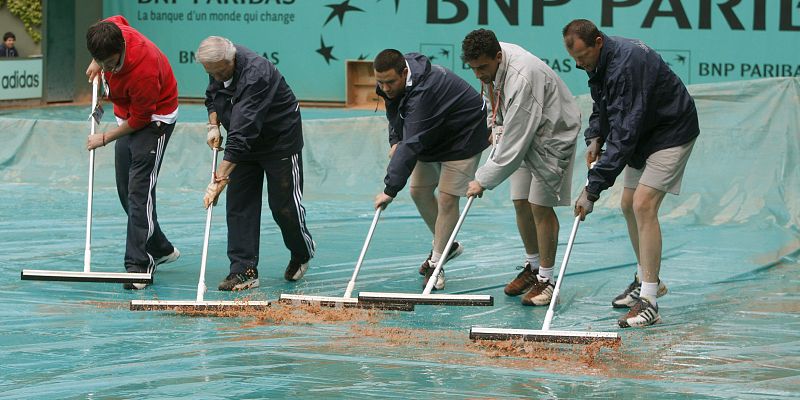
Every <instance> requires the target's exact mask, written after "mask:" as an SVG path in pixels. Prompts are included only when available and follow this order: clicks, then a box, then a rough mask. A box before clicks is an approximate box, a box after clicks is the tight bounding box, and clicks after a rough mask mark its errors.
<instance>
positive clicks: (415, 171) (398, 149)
mask: <svg viewBox="0 0 800 400" xmlns="http://www.w3.org/2000/svg"><path fill="white" fill-rule="evenodd" d="M373 67H374V69H375V78H376V80H377V84H378V85H377V88H376V92H377V93H378V95H380V96H381V97H383V98H384V100H385V102H386V117H387V118H388V119H389V144H390V145H391V150H390V151H389V157H390V158H391V160H390V161H389V166H388V167H387V169H386V178H385V179H384V183H385V188H384V190H383V192H382V193H380V194H378V195H377V196H376V197H375V207H376V208H378V207H380V208H385V207H386V206H387V205H388V204H389V203H391V202H392V200H394V198H395V197H396V196H397V193H398V192H399V191H400V190H401V189H402V188H403V187H404V186H405V185H406V182H407V181H408V179H409V177H410V178H411V184H410V186H411V189H410V192H411V198H412V199H413V200H414V204H416V206H417V210H419V213H420V215H421V216H422V219H423V220H425V224H426V225H427V226H428V229H430V231H431V233H433V249H432V250H431V254H430V255H429V256H428V259H426V260H425V262H423V263H422V266H421V267H420V270H419V272H420V274H421V275H424V276H425V281H424V283H423V286H424V285H426V284H427V282H428V279H430V276H431V275H432V273H433V270H434V269H435V267H436V263H438V262H439V261H440V260H441V259H442V257H443V256H442V253H443V252H444V248H445V246H446V245H447V240H448V239H449V238H450V235H451V234H452V233H453V229H454V228H455V225H456V222H458V214H459V205H458V203H459V199H460V198H461V197H462V196H464V195H465V194H466V192H467V184H468V183H469V181H471V180H472V179H473V177H474V176H475V170H476V169H477V168H478V163H479V162H480V157H481V152H482V151H483V150H484V149H486V148H487V147H489V140H488V139H489V129H488V127H487V126H486V104H485V102H484V101H483V98H481V95H480V94H479V93H478V92H477V91H475V89H473V88H472V87H471V86H470V85H469V84H468V83H467V82H466V81H464V80H463V79H461V78H459V77H458V76H456V74H454V73H453V72H452V71H448V70H447V69H445V68H443V67H441V66H438V65H431V63H430V60H428V58H427V57H425V56H423V55H421V54H418V53H409V54H406V55H403V54H402V53H400V52H399V51H397V50H394V49H386V50H384V51H382V52H380V54H378V56H377V57H376V58H375V62H374V64H373ZM437 187H438V188H439V193H438V197H437V196H436V193H435V190H436V188H437ZM462 252H463V247H462V246H461V244H460V243H458V242H456V243H454V244H453V247H451V249H450V252H449V253H448V255H447V256H446V259H447V260H450V259H453V258H455V257H456V256H458V255H459V254H461V253H462ZM444 284H445V279H444V271H442V273H441V274H439V276H438V279H437V280H436V283H435V285H434V288H435V289H437V290H441V289H443V288H444Z"/></svg>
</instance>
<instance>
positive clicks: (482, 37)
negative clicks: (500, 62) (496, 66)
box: [461, 28, 500, 62]
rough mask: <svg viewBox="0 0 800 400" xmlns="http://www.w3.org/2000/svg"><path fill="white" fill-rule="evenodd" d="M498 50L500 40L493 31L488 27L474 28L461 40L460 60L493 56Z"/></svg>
mask: <svg viewBox="0 0 800 400" xmlns="http://www.w3.org/2000/svg"><path fill="white" fill-rule="evenodd" d="M498 52H500V42H499V41H498V40H497V36H495V34H494V32H492V31H490V30H488V29H482V28H481V29H476V30H474V31H472V32H470V33H468V34H467V36H466V37H465V38H464V41H463V42H461V61H464V62H468V61H472V60H476V59H478V58H480V56H487V57H489V58H494V57H495V56H497V53H498Z"/></svg>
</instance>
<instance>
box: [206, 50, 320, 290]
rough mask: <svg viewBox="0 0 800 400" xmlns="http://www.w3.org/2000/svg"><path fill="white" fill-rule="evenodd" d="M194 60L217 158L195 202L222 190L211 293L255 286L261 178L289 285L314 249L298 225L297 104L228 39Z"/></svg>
mask: <svg viewBox="0 0 800 400" xmlns="http://www.w3.org/2000/svg"><path fill="white" fill-rule="evenodd" d="M196 58H197V61H198V62H200V63H201V64H203V68H205V70H206V72H207V73H208V75H209V77H210V82H209V85H208V88H207V89H206V108H207V109H208V137H207V142H208V145H209V147H211V148H212V149H214V148H219V147H220V145H221V144H222V135H221V133H220V130H219V125H220V124H222V126H224V127H225V130H226V131H227V141H226V146H225V153H224V154H225V155H224V157H223V161H222V162H221V163H220V165H219V166H218V167H217V170H216V172H215V173H214V179H213V180H212V181H211V183H209V184H208V188H207V189H206V194H205V197H204V199H203V202H204V204H205V206H206V208H208V207H209V206H210V205H211V204H216V202H217V199H218V198H219V195H220V193H222V191H223V190H224V189H225V187H226V186H228V194H227V198H226V212H227V223H228V258H229V259H230V262H231V264H230V274H228V276H227V277H226V278H225V279H224V280H223V281H222V282H221V283H220V284H219V290H224V291H232V290H245V289H250V288H255V287H258V285H259V282H258V269H257V267H258V259H259V239H260V238H259V234H260V225H261V197H262V192H263V187H264V175H266V177H267V195H268V198H269V208H270V210H271V211H272V217H273V218H274V219H275V222H276V223H277V224H278V227H279V228H280V230H281V233H282V235H283V242H284V244H285V245H286V248H287V249H289V251H290V252H291V258H290V260H289V264H288V265H287V266H286V271H285V272H284V278H285V279H286V280H288V281H297V280H298V279H300V278H302V277H303V275H304V274H305V273H306V270H308V264H309V260H310V259H311V258H312V257H314V250H315V244H314V242H313V241H312V239H311V234H310V233H309V232H308V229H307V228H306V222H305V218H306V212H305V208H304V207H303V205H302V204H301V203H300V202H301V200H302V197H303V159H302V154H301V150H302V148H303V131H302V125H301V119H300V105H299V103H298V101H297V99H296V98H295V96H294V93H292V90H291V89H290V88H289V85H287V84H286V81H285V80H284V79H283V76H282V75H281V73H280V72H278V69H277V68H276V67H275V65H273V64H272V63H271V62H269V61H268V60H267V59H265V58H264V57H261V56H260V55H258V54H256V53H254V52H253V51H251V50H250V49H247V48H245V47H243V46H239V45H234V44H233V43H232V42H231V41H230V40H228V39H226V38H223V37H219V36H210V37H208V38H206V39H205V40H203V41H202V42H201V43H200V46H199V48H198V49H197V53H196Z"/></svg>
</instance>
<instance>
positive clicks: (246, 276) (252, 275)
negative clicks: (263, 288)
mask: <svg viewBox="0 0 800 400" xmlns="http://www.w3.org/2000/svg"><path fill="white" fill-rule="evenodd" d="M257 287H258V270H255V269H248V270H246V271H244V273H243V274H234V273H230V274H228V276H227V277H226V278H225V279H224V280H223V281H222V282H220V283H219V287H218V288H217V289H219V290H221V291H225V292H230V291H238V290H247V289H253V288H257Z"/></svg>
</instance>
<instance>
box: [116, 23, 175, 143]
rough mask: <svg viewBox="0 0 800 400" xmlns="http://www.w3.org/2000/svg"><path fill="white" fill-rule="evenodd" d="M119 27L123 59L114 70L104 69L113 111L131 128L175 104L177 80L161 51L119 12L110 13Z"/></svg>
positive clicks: (143, 123) (172, 107)
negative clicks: (122, 45)
mask: <svg viewBox="0 0 800 400" xmlns="http://www.w3.org/2000/svg"><path fill="white" fill-rule="evenodd" d="M106 21H109V22H112V23H114V24H115V25H117V26H118V27H119V29H121V30H122V37H123V38H124V39H125V60H124V62H123V64H122V69H120V70H119V71H117V73H110V72H105V73H104V75H105V79H106V83H107V84H108V89H109V94H108V97H109V99H110V100H111V102H112V103H114V115H116V116H117V117H119V118H122V119H125V120H128V125H129V126H130V127H131V128H133V129H141V128H143V127H144V126H146V125H147V124H149V123H150V122H151V117H152V115H153V114H157V115H167V114H171V113H173V112H174V111H175V110H176V109H177V108H178V82H177V81H176V80H175V75H174V74H173V73H172V67H171V66H170V65H169V61H168V60H167V57H166V56H165V55H164V53H162V52H161V50H159V48H158V47H156V45H155V44H153V42H151V41H150V40H149V39H147V38H146V37H145V36H144V35H142V34H141V33H139V31H137V30H136V29H133V28H131V26H130V25H129V24H128V20H126V19H125V17H123V16H121V15H115V16H113V17H109V18H107V19H106Z"/></svg>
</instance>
